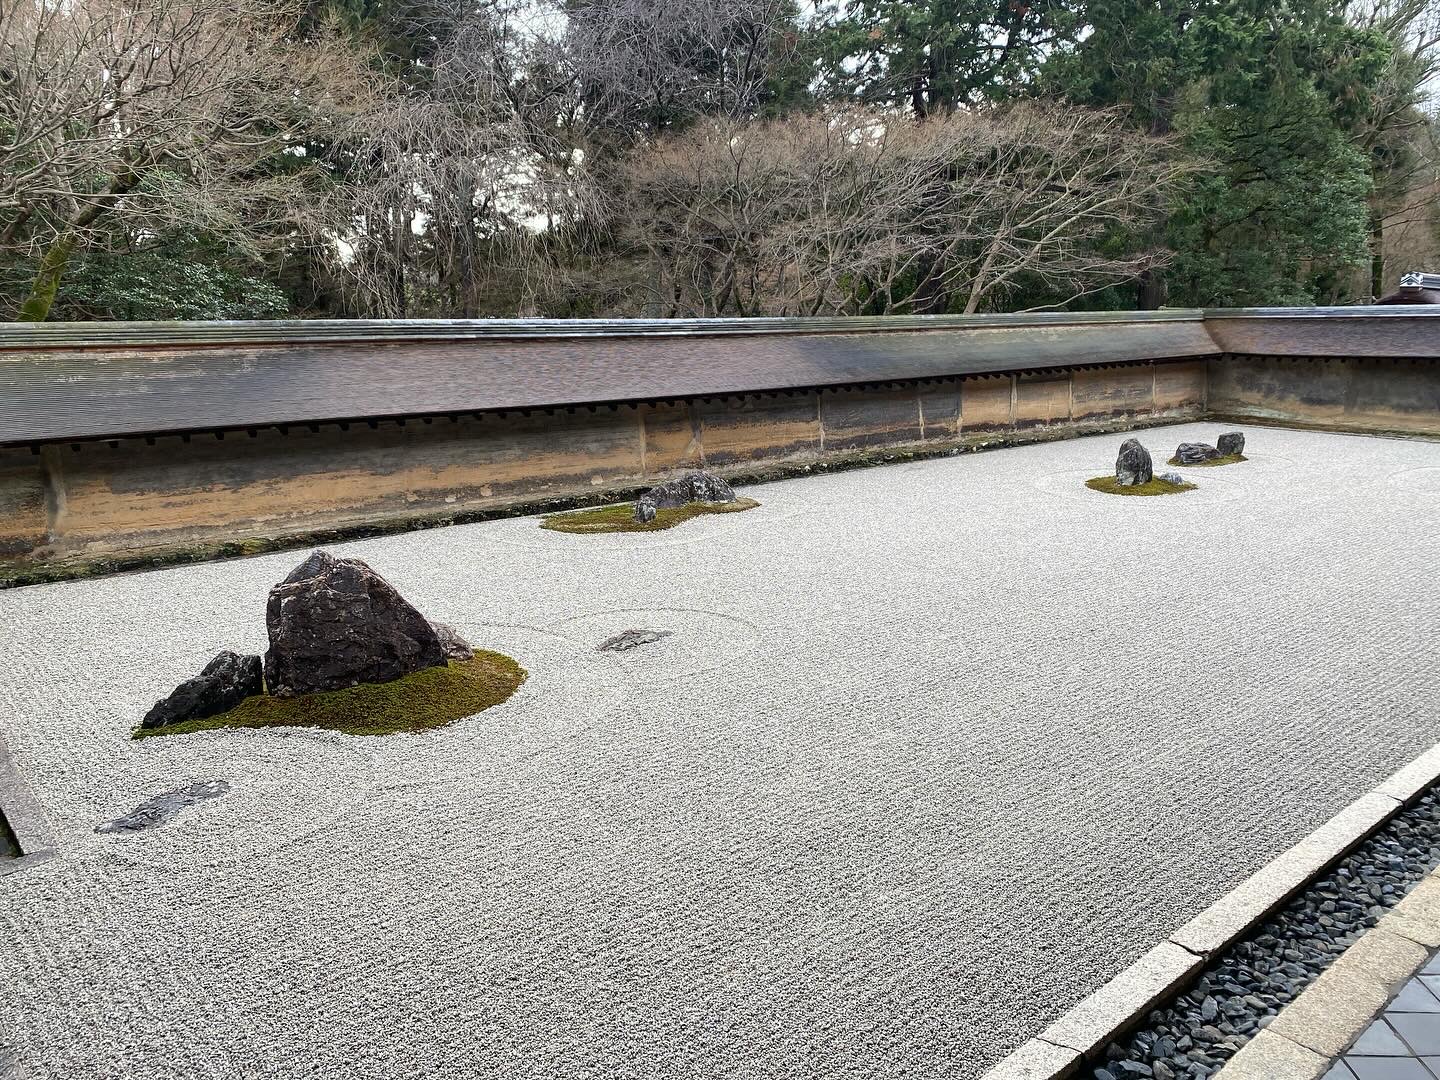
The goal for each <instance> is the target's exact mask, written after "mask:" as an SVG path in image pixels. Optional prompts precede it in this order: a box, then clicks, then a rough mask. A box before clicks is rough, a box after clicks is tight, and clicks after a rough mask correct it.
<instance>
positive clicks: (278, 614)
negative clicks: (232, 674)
mask: <svg viewBox="0 0 1440 1080" xmlns="http://www.w3.org/2000/svg"><path fill="white" fill-rule="evenodd" d="M265 629H266V630H267V631H268V633H269V635H270V649H269V651H268V652H266V654H265V682H266V684H267V687H268V689H269V691H270V693H272V694H274V695H276V696H277V697H290V696H293V695H295V694H313V693H315V692H316V691H319V690H340V689H343V688H345V687H347V686H355V685H356V684H358V683H379V682H389V681H391V680H392V679H398V678H400V677H401V676H404V675H409V674H410V673H411V672H414V671H420V670H421V669H423V668H429V667H440V666H442V665H443V664H444V663H445V647H444V645H442V644H441V641H440V638H439V637H438V636H437V635H436V633H435V628H434V627H432V626H431V625H430V624H429V622H427V621H426V619H425V617H424V616H423V615H421V614H420V612H418V611H416V610H415V609H414V608H413V607H411V606H410V605H409V604H408V603H406V601H405V599H404V598H403V597H402V596H401V595H400V594H399V593H397V592H396V591H395V590H394V588H392V587H391V585H390V583H389V582H387V581H386V580H385V579H384V578H382V577H381V576H380V575H379V574H377V573H375V571H374V570H371V569H370V567H368V566H366V565H365V564H364V563H363V562H361V561H360V560H359V559H337V558H335V557H334V556H332V555H329V554H327V553H326V552H323V551H317V552H315V553H314V554H313V555H311V556H310V557H309V558H308V559H306V560H305V561H304V562H303V563H301V564H300V565H299V566H297V567H296V568H295V569H294V570H293V571H291V573H290V576H289V577H287V578H286V579H285V580H284V581H282V582H280V584H278V585H276V586H275V587H274V588H273V589H271V590H270V599H269V602H268V603H267V604H266V606H265Z"/></svg>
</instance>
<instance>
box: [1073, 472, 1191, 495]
mask: <svg viewBox="0 0 1440 1080" xmlns="http://www.w3.org/2000/svg"><path fill="white" fill-rule="evenodd" d="M1085 486H1086V487H1088V488H1089V489H1090V490H1092V491H1103V492H1105V494H1107V495H1178V494H1179V493H1180V492H1182V491H1194V490H1195V485H1194V484H1167V483H1166V482H1165V481H1164V480H1161V479H1160V478H1159V477H1158V476H1157V477H1154V478H1153V479H1151V480H1150V482H1149V483H1147V484H1137V485H1134V486H1132V487H1121V486H1120V483H1119V481H1117V480H1116V479H1115V477H1113V476H1097V477H1095V479H1094V480H1086V481H1085Z"/></svg>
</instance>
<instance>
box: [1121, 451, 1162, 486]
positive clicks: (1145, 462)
mask: <svg viewBox="0 0 1440 1080" xmlns="http://www.w3.org/2000/svg"><path fill="white" fill-rule="evenodd" d="M1154 475H1155V466H1154V463H1153V462H1152V461H1151V460H1150V451H1149V450H1146V449H1145V447H1143V446H1141V445H1140V440H1139V439H1126V440H1125V441H1124V442H1123V443H1121V444H1120V453H1119V455H1118V456H1117V457H1116V458H1115V482H1116V483H1118V484H1119V485H1120V486H1121V487H1139V486H1140V485H1141V484H1148V483H1149V482H1150V480H1151V478H1152V477H1153V476H1154Z"/></svg>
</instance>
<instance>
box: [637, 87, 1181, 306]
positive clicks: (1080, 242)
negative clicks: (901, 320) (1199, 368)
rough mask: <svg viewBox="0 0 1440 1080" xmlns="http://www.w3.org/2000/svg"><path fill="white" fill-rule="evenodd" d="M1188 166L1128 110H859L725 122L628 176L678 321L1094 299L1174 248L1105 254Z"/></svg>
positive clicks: (666, 144)
mask: <svg viewBox="0 0 1440 1080" xmlns="http://www.w3.org/2000/svg"><path fill="white" fill-rule="evenodd" d="M1192 170H1193V166H1192V165H1190V164H1189V163H1187V162H1185V161H1182V160H1180V159H1179V158H1178V156H1177V154H1176V153H1175V151H1174V148H1173V146H1172V145H1171V143H1169V142H1168V141H1167V140H1164V139H1160V138H1154V137H1148V136H1145V135H1141V134H1139V133H1136V132H1135V131H1133V130H1132V129H1129V128H1128V127H1126V125H1125V124H1124V122H1123V120H1122V119H1121V118H1120V117H1119V116H1118V115H1115V114H1111V113H1103V112H1099V113H1097V112H1090V111H1084V110H1079V109H1067V108H1044V109H1042V108H1039V107H1036V106H1030V105H1024V106H1018V107H1012V108H1005V109H1002V108H986V109H979V110H974V111H960V112H956V113H954V114H952V115H950V116H946V117H938V118H932V119H931V120H929V121H927V122H925V123H923V124H917V123H913V122H910V121H907V120H903V119H899V118H897V117H896V116H895V115H894V114H893V113H887V112H881V111H875V110H866V109H850V110H843V111H830V112H824V113H817V114H813V115H806V116H794V117H790V118H787V119H784V120H779V121H773V122H767V123H750V124H742V123H736V122H733V121H728V120H722V121H717V122H714V123H708V124H704V125H700V126H697V127H695V128H694V129H692V130H691V131H689V132H687V133H685V134H682V135H679V136H676V137H673V138H669V139H665V140H662V141H661V142H660V143H659V144H657V145H656V146H655V147H654V148H653V150H651V151H650V152H648V153H645V154H642V155H638V156H637V157H636V158H635V159H634V160H633V162H632V163H631V165H630V169H629V175H630V181H631V197H632V200H633V203H632V209H631V215H632V217H633V220H634V222H635V225H634V229H635V235H636V238H637V240H638V243H639V244H640V245H642V246H643V247H644V248H645V249H646V250H647V251H648V252H649V253H650V255H651V257H652V259H653V260H654V261H655V262H656V263H657V264H658V265H659V266H660V267H661V268H662V273H661V275H660V286H659V289H660V292H661V296H660V299H661V302H662V308H663V310H665V311H666V313H669V314H682V313H683V314H690V315H724V314H731V313H735V314H742V315H754V314H772V315H812V314H837V315H838V314H894V313H903V312H910V311H915V310H933V309H934V308H935V306H936V305H935V303H934V299H935V297H937V296H939V297H941V298H942V299H943V303H941V304H940V305H939V307H940V308H941V309H942V310H944V309H951V310H963V311H965V312H967V313H968V312H975V311H978V310H980V309H981V308H982V307H984V306H986V305H987V303H989V302H992V301H993V300H994V299H995V298H996V297H997V296H999V295H1001V294H1003V293H1005V292H1006V291H1007V290H1008V289H1011V288H1013V287H1014V286H1015V285H1016V284H1017V283H1018V281H1019V280H1020V279H1021V278H1022V277H1030V278H1032V279H1038V280H1040V281H1042V282H1044V283H1045V284H1047V285H1054V286H1063V287H1065V288H1067V289H1069V290H1071V291H1072V292H1073V293H1077V294H1078V293H1084V292H1088V291H1093V290H1096V289H1099V288H1103V287H1105V286H1107V285H1111V284H1115V283H1117V282H1121V281H1126V280H1130V279H1133V278H1134V277H1135V276H1137V275H1138V274H1139V273H1140V272H1141V271H1143V270H1144V269H1146V268H1147V267H1151V266H1155V265H1158V264H1159V263H1161V262H1163V261H1164V258H1165V256H1164V253H1162V252H1143V253H1139V254H1126V255H1114V256H1112V255H1107V254H1104V248H1103V246H1102V245H1101V244H1100V243H1099V241H1101V240H1102V239H1103V238H1104V237H1105V236H1106V235H1107V234H1111V233H1121V232H1125V233H1134V232H1136V231H1138V229H1139V227H1140V226H1142V225H1144V224H1145V223H1147V222H1150V221H1153V220H1155V219H1156V218H1157V217H1158V216H1159V215H1160V214H1161V213H1162V212H1163V200H1164V197H1165V195H1166V194H1167V193H1169V192H1170V191H1171V190H1172V189H1173V188H1174V186H1175V185H1176V184H1177V183H1179V182H1180V181H1181V180H1182V179H1183V178H1184V177H1185V176H1186V175H1187V174H1188V173H1190V172H1191V171H1192Z"/></svg>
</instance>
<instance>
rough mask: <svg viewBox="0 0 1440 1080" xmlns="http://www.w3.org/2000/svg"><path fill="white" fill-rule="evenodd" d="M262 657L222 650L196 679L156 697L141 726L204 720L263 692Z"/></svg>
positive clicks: (154, 726)
mask: <svg viewBox="0 0 1440 1080" xmlns="http://www.w3.org/2000/svg"><path fill="white" fill-rule="evenodd" d="M263 689H264V687H263V686H262V685H261V682H260V657H258V656H240V655H238V654H236V653H233V652H222V653H220V654H219V655H218V656H216V657H215V659H214V660H211V661H210V663H208V664H206V665H205V669H204V670H203V671H201V672H200V674H199V675H197V676H195V678H193V679H186V680H185V681H184V682H183V683H181V684H180V685H179V686H177V687H176V688H175V689H174V690H172V691H170V696H169V697H167V698H164V699H163V700H161V701H157V702H156V703H155V704H154V705H153V706H152V707H151V709H150V711H149V712H147V713H146V714H145V718H144V719H143V720H141V721H140V726H141V727H142V728H158V727H169V726H170V725H171V724H179V723H183V722H184V721H186V720H204V719H205V718H206V717H210V716H219V715H220V714H221V713H223V712H229V711H230V710H231V709H233V708H235V706H236V705H239V704H240V702H242V701H244V700H245V699H246V698H247V697H251V696H252V695H254V694H258V693H260V692H261V691H262V690H263Z"/></svg>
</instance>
